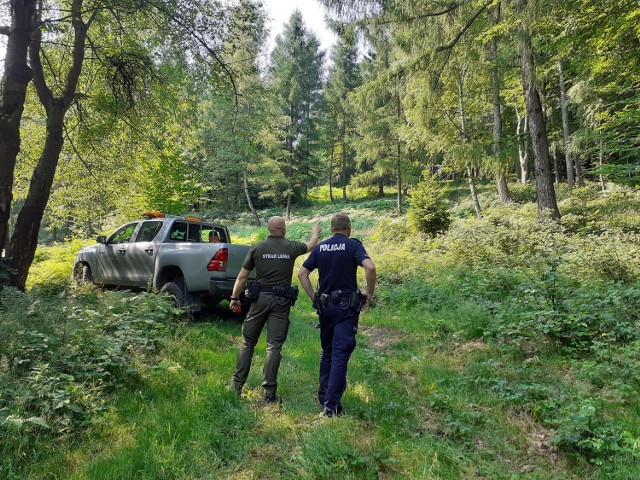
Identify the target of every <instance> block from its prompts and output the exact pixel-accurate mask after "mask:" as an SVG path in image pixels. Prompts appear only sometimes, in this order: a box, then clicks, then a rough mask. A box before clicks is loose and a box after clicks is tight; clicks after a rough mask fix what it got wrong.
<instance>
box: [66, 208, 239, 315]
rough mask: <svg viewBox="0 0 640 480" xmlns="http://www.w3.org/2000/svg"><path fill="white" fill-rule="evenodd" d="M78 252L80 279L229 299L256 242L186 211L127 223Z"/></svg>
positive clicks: (182, 302)
mask: <svg viewBox="0 0 640 480" xmlns="http://www.w3.org/2000/svg"><path fill="white" fill-rule="evenodd" d="M97 242H98V243H97V244H95V245H91V246H89V247H85V248H83V249H82V250H80V251H79V252H78V255H77V257H76V260H75V262H74V265H73V278H74V280H75V281H77V282H90V283H95V284H99V285H115V286H122V287H129V288H140V289H149V290H151V289H153V290H156V291H159V292H161V293H166V294H168V295H170V296H172V297H173V299H174V302H175V304H176V306H178V307H183V306H188V308H189V310H190V311H191V312H197V311H199V310H200V308H201V305H202V302H203V301H206V302H207V303H209V304H217V303H218V302H220V301H221V300H223V299H228V298H229V296H230V295H231V291H232V289H233V284H234V282H235V280H236V277H237V276H238V273H239V272H240V268H241V267H242V262H243V260H244V258H245V256H246V255H247V252H248V251H249V249H250V248H251V247H248V246H245V245H234V244H232V243H231V238H230V236H229V230H228V229H227V227H224V226H221V225H213V224H211V223H207V222H200V221H197V220H195V219H190V218H185V217H170V218H168V217H165V216H157V217H150V218H147V219H144V220H137V221H134V222H130V223H127V224H125V225H123V226H121V227H120V228H118V229H117V230H116V231H115V232H113V233H112V234H111V235H109V236H108V237H105V236H99V237H98V238H97Z"/></svg>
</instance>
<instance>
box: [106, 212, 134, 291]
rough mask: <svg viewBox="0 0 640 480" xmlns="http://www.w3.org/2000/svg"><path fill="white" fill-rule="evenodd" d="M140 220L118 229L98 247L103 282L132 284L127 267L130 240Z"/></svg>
mask: <svg viewBox="0 0 640 480" xmlns="http://www.w3.org/2000/svg"><path fill="white" fill-rule="evenodd" d="M137 226H138V222H134V223H128V224H126V225H124V226H123V227H120V228H119V229H118V230H116V231H115V232H114V233H113V234H112V235H111V236H110V237H109V238H107V241H106V243H103V244H101V245H100V246H99V247H98V270H99V278H100V281H101V282H104V283H112V284H115V285H130V283H129V282H128V281H127V277H126V273H125V268H126V260H125V259H126V256H127V253H128V249H129V242H130V240H131V237H132V236H133V232H134V231H135V230H136V227H137Z"/></svg>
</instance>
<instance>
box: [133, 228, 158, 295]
mask: <svg viewBox="0 0 640 480" xmlns="http://www.w3.org/2000/svg"><path fill="white" fill-rule="evenodd" d="M162 224H163V223H162V222H161V221H158V220H149V221H146V222H142V224H141V225H140V228H139V229H138V233H137V234H136V237H135V241H133V242H131V243H129V247H128V250H127V255H126V256H127V258H126V272H127V277H128V279H129V280H130V281H131V284H132V285H136V286H138V287H146V286H147V285H149V283H150V282H151V280H152V278H153V266H154V265H155V261H156V255H157V254H158V248H159V247H160V241H159V236H158V233H159V232H160V230H161V229H162Z"/></svg>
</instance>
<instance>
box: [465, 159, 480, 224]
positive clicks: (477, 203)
mask: <svg viewBox="0 0 640 480" xmlns="http://www.w3.org/2000/svg"><path fill="white" fill-rule="evenodd" d="M465 168H466V169H467V182H468V184H469V191H470V192H471V200H472V201H473V208H474V209H475V211H476V216H477V217H478V218H479V219H482V209H481V208H480V200H479V199H478V193H477V192H476V185H475V182H474V181H473V169H472V168H471V164H470V163H467V164H466V165H465Z"/></svg>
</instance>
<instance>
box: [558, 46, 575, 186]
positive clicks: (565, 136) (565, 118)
mask: <svg viewBox="0 0 640 480" xmlns="http://www.w3.org/2000/svg"><path fill="white" fill-rule="evenodd" d="M558 75H559V78H560V110H561V111H562V140H563V145H564V158H565V162H566V164H567V189H568V190H569V193H571V190H573V185H574V184H575V175H574V173H573V159H572V158H571V145H570V141H569V138H570V132H569V109H568V108H567V86H566V84H565V81H564V73H563V71H562V57H559V58H558Z"/></svg>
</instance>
